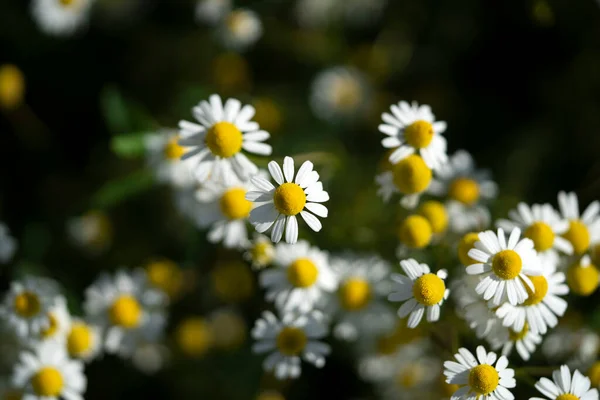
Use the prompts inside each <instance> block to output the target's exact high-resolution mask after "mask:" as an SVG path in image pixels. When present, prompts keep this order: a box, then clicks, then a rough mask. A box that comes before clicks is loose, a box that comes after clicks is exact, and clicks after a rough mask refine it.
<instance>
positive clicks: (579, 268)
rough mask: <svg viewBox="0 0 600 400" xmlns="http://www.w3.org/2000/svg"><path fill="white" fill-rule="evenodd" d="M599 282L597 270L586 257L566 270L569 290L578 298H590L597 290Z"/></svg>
mask: <svg viewBox="0 0 600 400" xmlns="http://www.w3.org/2000/svg"><path fill="white" fill-rule="evenodd" d="M599 282H600V273H599V272H598V268H597V266H596V265H594V264H592V262H591V258H590V256H588V255H585V256H583V257H582V258H581V259H580V260H579V261H578V262H576V263H574V264H573V265H571V266H570V267H569V268H568V269H567V283H568V284H569V288H570V289H571V291H572V292H573V293H575V294H576V295H578V296H590V295H591V294H592V293H594V292H595V291H596V289H597V288H598V283H599Z"/></svg>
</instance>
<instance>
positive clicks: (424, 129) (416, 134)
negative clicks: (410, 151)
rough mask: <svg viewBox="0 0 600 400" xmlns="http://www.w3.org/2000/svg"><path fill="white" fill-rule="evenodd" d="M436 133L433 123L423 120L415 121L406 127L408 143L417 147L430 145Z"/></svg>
mask: <svg viewBox="0 0 600 400" xmlns="http://www.w3.org/2000/svg"><path fill="white" fill-rule="evenodd" d="M434 134H435V132H434V130H433V126H432V125H431V123H429V122H427V121H423V120H419V121H415V122H413V123H412V124H410V125H409V126H407V127H406V128H404V139H406V143H408V144H409V145H410V146H412V147H414V148H415V149H421V148H424V147H427V146H429V144H430V143H431V140H433V135H434Z"/></svg>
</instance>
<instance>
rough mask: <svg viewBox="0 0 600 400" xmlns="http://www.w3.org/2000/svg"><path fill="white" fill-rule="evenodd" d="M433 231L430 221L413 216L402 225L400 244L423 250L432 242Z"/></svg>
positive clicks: (399, 234) (399, 233) (399, 235)
mask: <svg viewBox="0 0 600 400" xmlns="http://www.w3.org/2000/svg"><path fill="white" fill-rule="evenodd" d="M431 235H432V229H431V225H430V224H429V221H427V219H425V218H424V217H421V216H420V215H411V216H410V217H408V218H406V219H405V220H404V221H402V223H401V224H400V229H399V231H398V237H399V239H400V242H402V244H404V245H405V246H406V247H408V248H411V249H422V248H423V247H425V246H427V245H428V244H429V242H430V241H431Z"/></svg>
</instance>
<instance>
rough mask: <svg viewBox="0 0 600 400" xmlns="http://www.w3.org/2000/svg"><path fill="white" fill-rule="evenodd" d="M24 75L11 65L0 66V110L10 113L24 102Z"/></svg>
mask: <svg viewBox="0 0 600 400" xmlns="http://www.w3.org/2000/svg"><path fill="white" fill-rule="evenodd" d="M25 89H26V82H25V75H24V74H23V71H21V70H20V69H19V67H17V66H16V65H13V64H2V65H0V110H3V111H12V110H16V109H17V108H19V107H20V106H21V105H22V104H23V102H24V100H25Z"/></svg>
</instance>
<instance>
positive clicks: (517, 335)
mask: <svg viewBox="0 0 600 400" xmlns="http://www.w3.org/2000/svg"><path fill="white" fill-rule="evenodd" d="M528 332H529V324H528V323H527V322H525V325H523V329H522V330H521V332H515V331H513V330H512V329H509V330H508V337H509V339H510V340H511V342H518V341H519V340H523V339H524V338H525V336H527V333H528Z"/></svg>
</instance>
